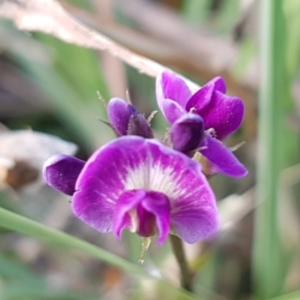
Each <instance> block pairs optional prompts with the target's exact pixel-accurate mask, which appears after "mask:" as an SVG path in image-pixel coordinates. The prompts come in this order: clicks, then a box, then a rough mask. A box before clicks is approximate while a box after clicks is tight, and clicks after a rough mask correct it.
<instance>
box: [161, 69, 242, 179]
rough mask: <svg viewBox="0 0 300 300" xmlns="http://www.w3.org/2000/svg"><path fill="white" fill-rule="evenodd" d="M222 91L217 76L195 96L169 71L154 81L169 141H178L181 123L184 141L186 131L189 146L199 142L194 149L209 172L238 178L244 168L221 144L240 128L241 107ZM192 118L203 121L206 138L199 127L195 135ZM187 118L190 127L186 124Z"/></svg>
mask: <svg viewBox="0 0 300 300" xmlns="http://www.w3.org/2000/svg"><path fill="white" fill-rule="evenodd" d="M225 92H226V86H225V82H224V80H223V79H222V78H221V77H216V78H214V79H212V80H211V81H209V82H208V83H207V84H205V85H204V86H203V87H202V88H200V89H199V90H198V91H196V92H195V93H192V91H191V90H190V88H189V87H188V85H187V84H186V82H185V81H184V80H183V79H182V78H181V77H179V76H177V75H176V74H174V73H172V72H170V71H165V72H163V73H161V74H160V75H159V76H158V77H157V80H156V97H157V102H158V106H159V108H160V110H161V111H162V113H163V114H164V116H165V118H166V119H167V121H168V122H169V123H170V124H171V132H172V135H173V137H172V140H175V139H176V140H180V136H181V133H182V125H181V124H182V123H184V126H185V132H186V133H185V138H187V137H188V133H187V132H188V131H189V130H190V136H191V139H192V140H191V144H194V143H196V141H197V140H200V143H199V144H198V146H197V147H195V149H194V150H197V149H198V150H199V152H200V153H201V154H202V155H203V156H205V157H206V158H207V159H208V161H209V162H210V165H211V166H210V168H209V169H210V170H209V171H210V173H213V172H218V173H223V174H226V175H229V176H232V177H242V176H245V175H246V174H247V170H246V168H245V167H244V166H243V165H242V164H241V163H240V162H239V161H238V160H237V158H236V157H235V156H234V155H233V153H232V152H231V151H230V149H228V148H227V147H225V146H224V145H223V144H222V142H221V141H222V140H223V139H224V138H225V137H226V136H228V135H229V134H231V133H233V132H234V131H236V130H237V129H238V128H239V126H240V125H241V122H242V119H243V116H244V105H243V102H242V100H241V99H239V98H237V97H232V96H227V95H226V94H225ZM195 115H198V116H200V117H201V118H202V120H203V125H204V129H205V130H206V138H203V132H202V131H203V129H202V128H201V129H200V131H199V132H198V133H197V132H195V126H194V124H193V120H194V119H195ZM188 119H190V120H191V122H190V124H192V125H187V124H188V123H189V122H188V121H187V120H188ZM189 126H190V128H189ZM191 133H193V134H191ZM176 135H178V136H177V137H176ZM186 143H187V141H186ZM173 144H174V142H173Z"/></svg>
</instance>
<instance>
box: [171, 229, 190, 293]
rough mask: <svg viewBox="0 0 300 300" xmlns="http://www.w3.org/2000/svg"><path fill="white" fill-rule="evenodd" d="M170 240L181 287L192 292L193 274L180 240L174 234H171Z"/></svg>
mask: <svg viewBox="0 0 300 300" xmlns="http://www.w3.org/2000/svg"><path fill="white" fill-rule="evenodd" d="M170 241H171V245H172V250H173V253H174V255H175V257H176V260H177V262H178V264H179V268H180V273H181V287H182V288H183V289H185V290H187V291H189V292H192V290H193V288H192V280H193V276H192V273H191V270H190V268H189V266H188V263H187V260H186V256H185V253H184V249H183V244H182V240H181V239H180V238H179V237H177V236H176V235H172V234H171V235H170Z"/></svg>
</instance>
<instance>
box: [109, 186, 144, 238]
mask: <svg viewBox="0 0 300 300" xmlns="http://www.w3.org/2000/svg"><path fill="white" fill-rule="evenodd" d="M145 196H146V192H145V191H144V190H132V191H126V192H124V193H123V194H122V195H121V196H120V197H119V199H118V201H117V203H116V207H115V211H114V219H113V231H114V234H115V235H116V236H117V237H118V238H120V237H121V232H122V230H123V229H124V228H131V229H132V230H136V228H133V226H135V225H136V226H137V224H134V222H132V217H135V216H130V211H132V210H133V209H135V208H136V207H137V206H138V204H139V203H140V202H141V200H142V199H143V198H145Z"/></svg>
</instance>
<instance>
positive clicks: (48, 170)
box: [43, 154, 85, 196]
mask: <svg viewBox="0 0 300 300" xmlns="http://www.w3.org/2000/svg"><path fill="white" fill-rule="evenodd" d="M84 164H85V162H84V161H83V160H80V159H78V158H76V157H73V156H68V155H63V154H56V155H53V156H51V157H50V158H48V160H47V161H46V162H45V164H44V167H43V176H44V179H45V181H46V182H47V184H48V185H50V186H51V187H52V188H54V189H56V190H58V191H60V192H62V193H64V194H67V195H70V196H72V195H73V194H74V192H75V183H76V180H77V178H78V176H79V173H80V172H81V170H82V169H83V167H84Z"/></svg>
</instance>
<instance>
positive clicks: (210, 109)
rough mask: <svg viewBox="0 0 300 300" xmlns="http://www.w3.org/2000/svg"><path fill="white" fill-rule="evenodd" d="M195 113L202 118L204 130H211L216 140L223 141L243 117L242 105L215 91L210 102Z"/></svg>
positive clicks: (232, 98)
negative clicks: (213, 131)
mask: <svg viewBox="0 0 300 300" xmlns="http://www.w3.org/2000/svg"><path fill="white" fill-rule="evenodd" d="M195 113H197V114H199V115H200V116H202V117H203V119H204V123H205V129H210V128H213V129H214V130H215V133H216V137H217V139H218V140H223V139H224V138H225V137H226V136H228V135H229V134H231V133H233V132H234V131H236V130H237V129H238V128H239V126H240V125H241V123H242V120H243V117H244V104H243V102H242V100H241V99H239V98H237V97H231V96H227V95H225V94H222V93H220V92H218V91H215V92H214V93H213V96H212V99H211V102H210V103H209V104H208V105H207V106H206V107H204V108H203V109H201V110H199V111H197V112H195Z"/></svg>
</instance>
